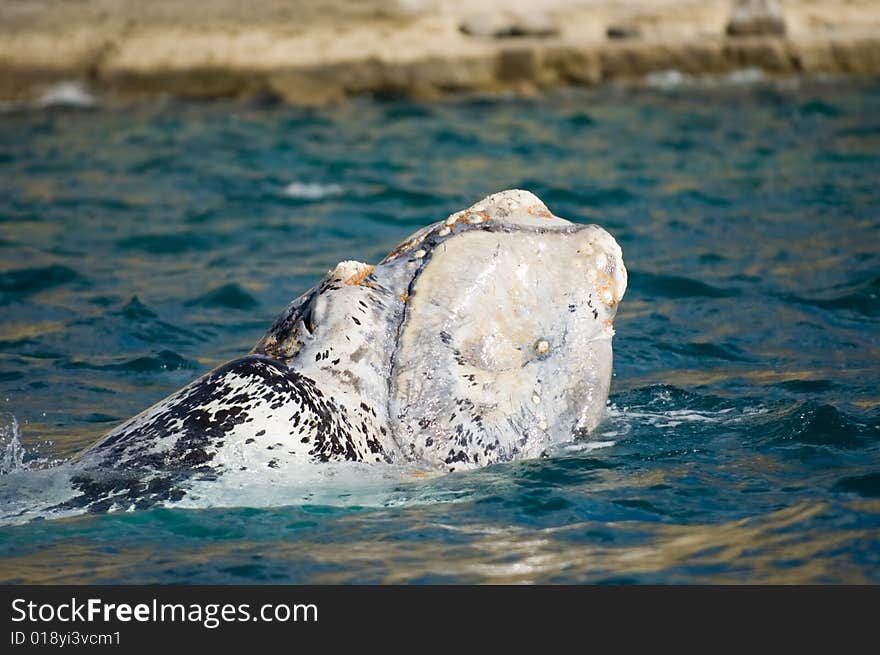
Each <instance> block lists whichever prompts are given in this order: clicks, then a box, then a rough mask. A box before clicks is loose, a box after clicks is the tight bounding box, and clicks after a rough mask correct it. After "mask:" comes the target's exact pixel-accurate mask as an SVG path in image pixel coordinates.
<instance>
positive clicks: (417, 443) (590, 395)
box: [74, 190, 626, 509]
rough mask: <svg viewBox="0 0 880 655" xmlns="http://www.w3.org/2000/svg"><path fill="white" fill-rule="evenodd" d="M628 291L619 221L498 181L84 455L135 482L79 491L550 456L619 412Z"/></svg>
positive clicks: (85, 460) (120, 492)
mask: <svg viewBox="0 0 880 655" xmlns="http://www.w3.org/2000/svg"><path fill="white" fill-rule="evenodd" d="M625 289H626V270H625V268H624V266H623V260H622V256H621V252H620V248H619V246H618V245H617V243H616V242H615V241H614V239H613V238H612V237H611V236H610V235H609V234H608V233H607V232H605V231H604V230H603V229H601V228H599V227H597V226H595V225H577V224H572V223H570V222H568V221H566V220H564V219H561V218H558V217H556V216H554V215H553V214H552V213H551V212H550V211H549V210H548V209H547V207H546V206H545V205H544V204H543V203H541V201H540V200H539V199H538V198H537V197H536V196H534V195H533V194H531V193H529V192H527V191H521V190H512V191H505V192H502V193H498V194H494V195H492V196H489V197H487V198H485V199H484V200H482V201H480V202H479V203H477V204H475V205H474V206H472V207H470V208H468V209H465V210H462V211H460V212H456V213H455V214H452V215H451V216H450V217H449V218H447V219H446V220H444V221H439V222H437V223H434V224H432V225H429V226H427V227H425V228H423V229H421V230H419V231H418V232H416V233H415V234H413V235H412V236H411V237H410V238H409V239H407V240H405V241H404V242H403V243H402V244H401V245H400V246H399V247H398V248H396V249H395V250H394V251H392V252H391V253H390V254H389V255H388V256H387V257H386V258H385V259H384V260H383V261H382V262H381V263H380V264H379V265H377V266H375V267H374V266H372V265H369V264H364V263H361V262H354V261H345V262H342V263H340V264H339V265H337V266H336V267H335V268H334V269H333V270H331V271H329V272H328V273H327V275H325V276H324V278H323V279H322V280H321V281H320V282H319V283H318V284H317V285H315V286H314V287H313V288H312V289H310V290H308V291H307V292H306V293H304V294H303V295H302V296H300V297H299V298H297V299H296V300H295V301H293V302H292V303H291V304H290V305H289V306H288V307H287V309H286V310H285V311H284V312H283V313H282V315H281V316H280V317H279V318H278V319H277V320H276V321H275V323H274V324H273V325H272V327H271V328H270V329H269V331H268V332H267V333H266V334H265V336H264V337H263V338H262V339H261V340H260V341H259V342H258V343H257V345H256V346H255V347H254V349H253V351H252V352H251V354H249V355H248V356H246V357H243V358H241V359H238V360H234V361H232V362H229V363H228V364H225V365H223V366H221V367H219V368H218V369H215V370H214V371H212V372H211V373H209V374H207V375H205V376H203V377H202V378H200V379H199V380H196V381H195V382H193V383H191V384H190V385H188V386H187V387H185V388H184V389H182V390H180V391H179V392H177V393H176V394H174V395H172V396H169V397H168V398H167V399H165V400H163V401H161V402H160V403H157V404H156V405H154V406H153V407H151V408H150V409H148V410H146V411H145V412H143V413H142V414H140V415H138V416H136V417H134V418H133V419H131V420H130V421H128V422H126V423H125V424H123V425H122V426H120V427H119V428H117V429H116V430H114V431H112V432H111V433H109V434H108V435H107V436H106V437H104V438H103V439H102V440H101V441H99V442H98V443H97V444H95V445H94V446H93V447H91V448H90V449H88V450H87V451H86V452H84V453H83V454H82V455H81V456H80V457H79V458H78V459H77V460H76V461H75V462H74V465H75V466H80V467H87V468H88V467H92V468H95V467H111V468H113V469H114V470H115V471H136V472H137V473H136V474H135V475H134V478H136V479H134V480H132V479H126V480H123V481H122V482H120V481H118V480H112V479H111V480H110V481H109V482H108V481H106V480H103V481H100V480H99V481H97V482H96V481H94V480H90V481H86V482H83V483H80V488H81V489H82V490H84V491H83V493H84V495H85V496H87V498H86V501H88V502H89V503H93V504H92V505H90V507H92V508H93V509H94V508H95V507H96V506H97V508H98V509H100V508H101V507H107V508H116V507H122V506H123V505H124V504H127V505H128V506H140V505H138V504H137V503H139V502H141V500H142V499H139V495H140V496H149V498H151V499H152V500H153V501H154V502H168V501H169V500H170V501H177V500H180V499H181V498H182V494H183V492H182V491H181V490H180V489H181V487H180V486H179V485H178V486H175V485H176V484H177V483H176V481H177V480H179V479H180V477H179V476H181V475H184V476H189V477H187V478H186V479H187V485H188V486H187V487H186V488H188V489H192V488H194V487H193V485H198V487H199V489H200V492H199V493H200V494H202V493H204V489H205V486H206V485H207V486H208V487H210V485H211V484H215V482H214V481H216V480H217V479H220V478H224V476H225V479H229V480H232V479H233V478H234V479H236V480H239V481H240V480H242V479H245V478H247V477H249V476H251V475H257V476H259V475H260V474H261V472H262V474H270V473H271V476H272V478H273V479H279V476H280V478H281V479H283V477H284V476H285V475H289V476H293V477H297V476H301V471H302V466H303V465H304V464H309V463H313V462H331V461H340V462H341V461H359V462H400V463H407V462H409V463H415V464H417V465H427V466H430V467H434V468H435V469H438V470H441V471H442V470H454V469H458V468H468V467H474V466H481V465H485V464H490V463H492V462H497V461H504V460H510V459H516V458H527V457H536V456H539V455H541V454H542V453H543V452H545V451H546V449H547V448H549V447H551V446H553V445H555V444H558V443H564V442H566V441H569V440H571V439H572V438H573V436H574V435H575V434H576V433H578V432H579V431H588V430H591V429H592V428H594V427H595V426H596V424H597V423H598V422H599V420H600V418H601V417H602V413H603V410H604V406H605V401H606V398H607V394H608V387H609V383H610V378H611V337H612V336H613V333H614V332H613V328H612V321H613V318H614V315H615V312H616V309H617V303H618V302H619V301H620V299H621V297H622V296H623V293H624V291H625ZM144 471H153V472H155V473H156V475H154V476H152V477H150V478H149V479H148V480H147V479H141V478H138V476H141V475H142V474H143V472H144ZM168 472H173V473H174V475H176V476H178V477H176V478H171V477H169V476H168V475H166V474H167V473H168ZM130 477H131V476H130ZM89 494H91V496H89ZM110 496H112V502H110V500H108V498H110ZM83 502H84V501H83ZM101 503H104V504H103V505H102V504H101ZM108 503H110V504H108Z"/></svg>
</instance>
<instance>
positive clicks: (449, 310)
mask: <svg viewBox="0 0 880 655" xmlns="http://www.w3.org/2000/svg"><path fill="white" fill-rule="evenodd" d="M473 212H480V213H481V214H482V215H483V218H484V222H486V224H487V225H491V229H486V230H477V229H466V230H463V231H461V232H459V233H458V234H457V235H456V236H455V237H453V238H449V239H446V240H445V241H443V242H442V244H437V245H435V246H434V247H433V249H432V251H431V261H430V263H428V264H427V265H426V266H425V267H424V269H423V270H422V271H421V273H420V275H419V276H418V278H417V279H416V280H415V283H414V284H413V288H412V296H411V298H410V302H409V304H408V308H407V315H406V318H405V321H404V325H403V329H402V331H401V338H400V342H399V344H398V349H397V353H396V356H395V362H394V371H393V385H394V390H393V396H392V398H391V405H392V414H393V415H394V416H395V417H396V419H397V420H396V422H395V424H394V425H395V430H396V435H397V438H398V442H399V443H400V444H402V447H403V448H404V449H405V450H406V451H407V453H408V454H409V456H410V457H412V458H414V459H417V460H425V461H428V462H431V463H433V464H434V465H437V466H442V467H448V468H461V467H473V466H481V465H485V464H489V463H492V462H497V461H504V460H509V459H514V458H525V457H535V456H538V455H540V454H541V453H542V452H544V451H545V450H546V448H547V447H548V446H550V445H552V444H553V443H555V442H560V441H564V440H568V439H570V438H571V437H572V435H573V434H574V432H575V431H578V430H582V431H587V430H590V429H592V428H593V427H595V425H596V424H597V423H598V422H599V420H600V418H601V416H602V411H603V407H604V403H605V399H606V398H607V395H608V387H609V383H610V378H611V336H612V335H613V330H612V328H611V321H612V320H613V318H614V314H615V312H616V308H617V303H618V302H619V301H620V299H621V297H622V295H623V293H624V291H625V289H626V272H625V269H624V267H623V262H622V257H621V253H620V248H619V246H618V245H617V244H616V242H615V241H614V239H613V238H612V237H611V236H610V235H609V234H608V233H607V232H605V231H604V230H602V229H601V228H599V227H597V226H594V225H574V224H571V223H569V222H568V221H565V220H563V219H560V218H557V217H555V216H552V215H551V214H550V213H549V211H548V210H547V208H546V207H544V205H543V204H541V203H540V201H538V199H537V198H536V197H535V196H533V195H532V194H529V193H528V192H522V191H519V192H512V193H510V194H496V195H495V196H491V197H490V198H488V199H487V200H485V201H483V202H481V203H478V204H477V205H475V206H474V207H473V208H471V209H469V210H465V211H464V212H459V213H458V214H454V215H453V217H451V220H452V221H453V222H455V220H456V219H458V220H460V219H461V217H463V216H467V215H468V214H469V213H473ZM424 241H425V243H427V242H428V241H429V240H428V239H427V238H426V239H425V240H424Z"/></svg>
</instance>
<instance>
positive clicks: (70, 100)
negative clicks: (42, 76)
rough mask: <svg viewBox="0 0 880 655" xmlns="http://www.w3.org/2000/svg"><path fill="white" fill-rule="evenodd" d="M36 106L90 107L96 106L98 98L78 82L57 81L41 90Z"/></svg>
mask: <svg viewBox="0 0 880 655" xmlns="http://www.w3.org/2000/svg"><path fill="white" fill-rule="evenodd" d="M35 104H36V106H37V107H41V108H46V107H73V108H76V109H91V108H92V107H95V106H97V104H98V99H97V98H96V97H95V96H94V95H92V94H91V93H89V90H88V89H87V88H86V87H85V86H83V85H82V84H80V83H79V82H59V83H58V84H53V85H52V86H50V87H48V88H47V89H45V90H44V91H43V93H42V94H40V96H39V97H38V98H37V101H36V103H35Z"/></svg>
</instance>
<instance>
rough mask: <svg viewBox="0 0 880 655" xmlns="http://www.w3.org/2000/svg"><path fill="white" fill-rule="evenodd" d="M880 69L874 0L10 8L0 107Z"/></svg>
mask: <svg viewBox="0 0 880 655" xmlns="http://www.w3.org/2000/svg"><path fill="white" fill-rule="evenodd" d="M746 68H755V69H761V70H762V71H764V72H765V73H767V74H768V75H793V74H820V73H835V74H860V75H876V74H880V3H877V2H876V0H779V1H777V0H638V1H635V0H634V1H633V2H615V1H614V0H541V1H538V0H531V1H528V2H527V1H526V0H506V1H502V0H490V1H487V2H480V3H469V2H465V1H464V0H299V1H296V2H282V1H278V0H253V1H252V2H249V3H239V2H236V1H235V0H216V1H214V2H212V3H210V4H205V3H182V2H178V1H176V0H152V1H151V2H149V3H144V2H141V1H140V0H81V1H80V2H75V3H73V2H65V1H64V0H4V2H3V3H2V6H0V100H4V101H7V102H8V101H12V102H19V101H29V100H33V99H34V98H36V97H39V96H40V94H45V92H46V89H47V88H50V87H52V85H56V84H58V83H59V82H64V81H75V82H78V83H80V84H81V85H83V86H85V87H86V88H89V89H92V90H94V91H97V92H99V93H101V94H102V95H103V96H105V97H106V98H108V99H118V100H128V99H131V98H140V97H144V96H152V95H158V94H171V95H178V96H184V97H201V98H205V97H271V98H277V99H280V100H283V101H285V102H288V103H290V104H295V105H307V106H309V105H310V106H321V105H325V104H328V103H332V102H336V101H340V100H342V99H344V98H346V97H348V96H351V95H356V94H362V93H372V94H377V95H393V96H398V95H399V96H406V97H416V98H435V97H438V96H440V95H442V94H445V93H449V92H458V91H481V92H505V91H513V92H518V93H533V92H535V91H537V90H540V89H542V88H546V87H551V86H556V85H565V84H572V85H592V84H598V83H602V82H606V81H612V80H625V79H634V78H635V79H637V78H641V77H644V76H646V75H649V74H652V73H658V72H662V71H671V70H675V71H679V72H681V73H688V74H724V73H729V72H733V71H737V70H741V69H746Z"/></svg>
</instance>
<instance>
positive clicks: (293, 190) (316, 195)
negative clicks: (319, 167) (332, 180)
mask: <svg viewBox="0 0 880 655" xmlns="http://www.w3.org/2000/svg"><path fill="white" fill-rule="evenodd" d="M341 194H342V187H341V186H340V185H338V184H318V183H316V182H291V183H290V184H288V185H287V186H286V187H284V195H286V196H289V197H291V198H300V199H302V200H321V199H322V198H329V197H332V196H338V195H341Z"/></svg>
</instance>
